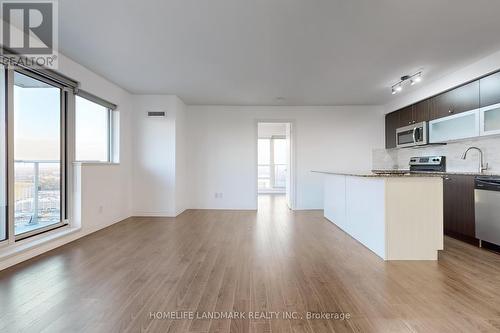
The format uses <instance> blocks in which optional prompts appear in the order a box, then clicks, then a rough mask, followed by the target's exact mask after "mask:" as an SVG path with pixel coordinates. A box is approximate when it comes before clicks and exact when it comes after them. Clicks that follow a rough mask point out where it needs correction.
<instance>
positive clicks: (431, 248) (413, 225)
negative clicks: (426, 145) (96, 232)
mask: <svg viewBox="0 0 500 333" xmlns="http://www.w3.org/2000/svg"><path fill="white" fill-rule="evenodd" d="M313 172H317V173H321V174H323V176H324V216H325V218H326V219H328V220H329V221H331V222H332V223H334V224H335V225H337V226H338V227H339V228H341V229H342V230H343V231H345V232H346V233H347V234H349V235H350V236H352V237H353V238H354V239H356V240H357V241H359V242H360V243H362V244H363V245H365V246H366V247H367V248H368V249H370V250H371V251H373V252H374V253H375V254H377V255H378V256H379V257H381V258H382V259H384V260H437V258H438V250H442V249H443V178H442V176H440V175H426V174H372V173H369V172H367V173H345V172H344V173H342V172H340V173H339V172H330V171H313Z"/></svg>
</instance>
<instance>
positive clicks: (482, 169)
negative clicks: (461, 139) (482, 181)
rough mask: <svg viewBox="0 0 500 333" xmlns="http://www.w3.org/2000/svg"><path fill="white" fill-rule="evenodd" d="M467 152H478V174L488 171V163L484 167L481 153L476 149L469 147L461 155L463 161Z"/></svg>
mask: <svg viewBox="0 0 500 333" xmlns="http://www.w3.org/2000/svg"><path fill="white" fill-rule="evenodd" d="M469 150H477V151H478V152H479V157H480V159H479V173H483V172H484V171H485V170H488V163H486V165H485V164H484V162H483V151H482V150H481V149H479V148H477V147H469V148H468V149H467V150H466V151H465V152H464V153H463V154H462V159H463V160H465V159H466V158H467V153H468V152H469Z"/></svg>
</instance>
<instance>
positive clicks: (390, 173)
mask: <svg viewBox="0 0 500 333" xmlns="http://www.w3.org/2000/svg"><path fill="white" fill-rule="evenodd" d="M311 172H315V173H325V174H330V175H339V176H352V177H444V176H446V175H461V176H500V174H499V173H496V174H495V173H491V172H483V173H479V172H467V171H450V172H438V171H421V172H418V171H417V172H410V170H372V171H371V172H370V171H367V172H342V171H340V172H339V171H328V170H312V171H311Z"/></svg>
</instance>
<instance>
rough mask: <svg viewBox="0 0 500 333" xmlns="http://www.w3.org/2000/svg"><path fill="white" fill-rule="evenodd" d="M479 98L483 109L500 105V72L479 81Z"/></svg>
mask: <svg viewBox="0 0 500 333" xmlns="http://www.w3.org/2000/svg"><path fill="white" fill-rule="evenodd" d="M479 96H480V101H479V105H480V106H481V107H483V106H488V105H493V104H498V103H500V72H499V73H495V74H491V75H488V76H486V77H483V78H482V79H481V80H479Z"/></svg>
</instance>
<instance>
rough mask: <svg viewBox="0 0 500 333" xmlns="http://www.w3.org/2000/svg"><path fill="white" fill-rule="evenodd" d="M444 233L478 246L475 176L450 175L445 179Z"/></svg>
mask: <svg viewBox="0 0 500 333" xmlns="http://www.w3.org/2000/svg"><path fill="white" fill-rule="evenodd" d="M443 195H444V198H443V201H444V233H445V234H446V235H448V236H451V237H454V238H458V239H461V240H464V241H467V242H469V243H473V244H477V243H478V241H477V239H476V237H475V236H476V223H475V220H476V217H475V210H474V176H462V175H448V176H446V177H445V179H444V189H443Z"/></svg>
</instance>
